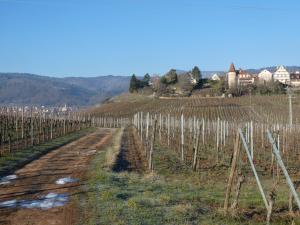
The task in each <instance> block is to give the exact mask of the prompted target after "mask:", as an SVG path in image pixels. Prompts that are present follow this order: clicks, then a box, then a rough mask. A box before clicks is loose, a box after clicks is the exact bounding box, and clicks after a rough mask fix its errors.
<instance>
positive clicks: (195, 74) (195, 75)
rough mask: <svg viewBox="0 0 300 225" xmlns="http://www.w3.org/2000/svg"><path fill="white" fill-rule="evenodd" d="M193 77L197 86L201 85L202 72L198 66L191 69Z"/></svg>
mask: <svg viewBox="0 0 300 225" xmlns="http://www.w3.org/2000/svg"><path fill="white" fill-rule="evenodd" d="M192 74H193V78H194V79H196V81H197V85H196V86H197V87H198V88H200V87H201V86H202V74H201V71H200V70H199V68H198V66H195V67H194V68H193V70H192Z"/></svg>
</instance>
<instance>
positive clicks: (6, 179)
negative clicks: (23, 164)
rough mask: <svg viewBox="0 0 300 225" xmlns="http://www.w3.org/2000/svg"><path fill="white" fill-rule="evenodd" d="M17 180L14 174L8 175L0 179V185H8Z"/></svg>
mask: <svg viewBox="0 0 300 225" xmlns="http://www.w3.org/2000/svg"><path fill="white" fill-rule="evenodd" d="M17 178H18V176H17V175H15V174H12V175H8V176H6V177H2V178H1V179H0V185H5V184H10V183H11V181H12V180H15V179H17Z"/></svg>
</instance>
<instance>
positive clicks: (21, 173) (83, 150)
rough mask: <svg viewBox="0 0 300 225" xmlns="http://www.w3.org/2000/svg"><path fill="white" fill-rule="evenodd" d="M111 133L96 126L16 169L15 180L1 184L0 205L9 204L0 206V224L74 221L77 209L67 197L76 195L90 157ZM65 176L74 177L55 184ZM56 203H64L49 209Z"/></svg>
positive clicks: (44, 224)
mask: <svg viewBox="0 0 300 225" xmlns="http://www.w3.org/2000/svg"><path fill="white" fill-rule="evenodd" d="M112 134H113V130H110V129H99V130H97V131H95V132H94V133H92V134H89V135H87V136H85V137H82V138H80V139H78V140H77V141H74V142H72V143H70V144H67V145H65V146H63V147H61V148H58V149H56V150H54V151H52V152H50V153H48V154H46V155H45V156H43V157H41V158H40V159H38V160H36V161H33V162H32V163H30V164H28V165H26V166H25V167H23V168H22V169H20V170H18V171H16V173H15V174H16V175H17V178H16V179H15V180H11V183H10V184H4V185H3V184H2V185H0V205H1V203H3V202H6V204H8V206H9V207H6V208H3V207H2V208H1V207H0V224H5V225H8V224H9V225H25V224H26V225H41V224H42V225H48V224H55V225H71V224H74V223H75V222H74V221H75V219H76V210H77V208H76V206H75V203H72V202H70V201H69V200H70V197H71V196H74V195H77V194H79V192H80V186H81V185H83V184H84V183H85V179H84V174H85V171H86V168H87V165H88V163H89V160H90V159H91V158H92V157H93V154H95V151H96V150H97V151H98V150H101V149H103V147H104V146H105V145H106V144H108V143H109V141H110V139H111V137H112ZM66 177H70V178H74V179H75V180H73V182H71V183H67V184H56V181H57V180H58V179H61V178H66ZM76 179H77V180H76ZM32 200H36V201H32ZM7 201H9V202H7ZM51 204H52V205H51ZM55 204H58V205H63V206H60V207H52V208H51V206H53V205H55ZM49 206H50V207H49Z"/></svg>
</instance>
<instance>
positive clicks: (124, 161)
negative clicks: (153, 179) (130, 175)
mask: <svg viewBox="0 0 300 225" xmlns="http://www.w3.org/2000/svg"><path fill="white" fill-rule="evenodd" d="M142 149H144V148H143V147H142V144H141V141H140V139H139V138H138V136H137V134H136V131H135V129H134V128H133V127H128V128H126V129H125V130H124V133H123V136H122V140H121V151H120V153H119V154H118V156H117V160H116V163H115V165H114V166H113V171H115V172H122V171H129V172H130V171H135V172H137V173H143V172H144V171H145V170H146V163H145V162H146V160H145V157H144V152H142Z"/></svg>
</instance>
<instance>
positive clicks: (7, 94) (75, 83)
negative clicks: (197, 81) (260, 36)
mask: <svg viewBox="0 0 300 225" xmlns="http://www.w3.org/2000/svg"><path fill="white" fill-rule="evenodd" d="M286 68H287V70H288V71H290V72H295V71H297V70H298V71H300V67H299V66H287V67H286ZM263 69H268V70H270V71H271V72H274V71H276V67H275V66H273V67H265V68H260V69H248V70H247V71H248V72H250V73H254V74H255V73H256V74H257V73H259V72H260V71H261V70H263ZM176 71H177V73H178V74H181V73H184V72H186V71H184V70H176ZM214 73H218V74H224V73H225V72H224V71H202V76H203V77H204V78H209V77H211V76H212V74H214ZM130 78H131V77H130V76H112V75H108V76H98V77H65V78H54V77H48V76H39V75H34V74H28V73H0V105H8V104H11V105H44V106H61V105H64V104H67V105H69V106H90V105H95V104H99V103H101V102H103V101H104V100H105V99H107V98H111V97H113V96H116V95H119V94H121V93H124V92H127V91H128V87H129V82H130Z"/></svg>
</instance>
